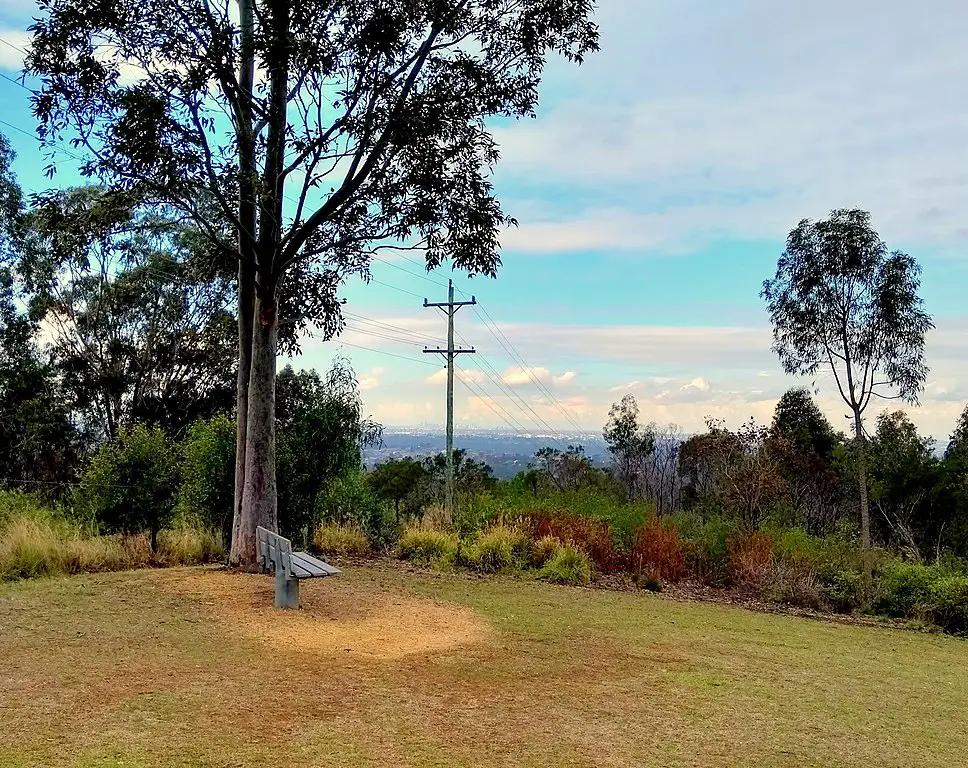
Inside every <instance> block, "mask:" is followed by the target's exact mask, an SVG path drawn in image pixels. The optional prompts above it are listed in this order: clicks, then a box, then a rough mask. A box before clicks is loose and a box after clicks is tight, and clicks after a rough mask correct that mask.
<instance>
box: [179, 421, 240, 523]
mask: <svg viewBox="0 0 968 768" xmlns="http://www.w3.org/2000/svg"><path fill="white" fill-rule="evenodd" d="M181 455H182V460H181V487H180V488H179V489H178V504H177V511H178V514H179V515H182V516H184V517H187V518H191V517H197V518H198V519H199V520H201V521H202V522H203V523H204V524H205V525H207V526H210V527H212V528H217V529H218V530H220V531H222V533H223V534H224V535H225V538H226V540H228V537H229V536H230V535H231V534H232V488H233V485H232V483H233V481H234V477H235V422H234V421H232V419H230V418H228V417H227V416H215V417H214V418H212V419H208V420H207V421H196V422H195V423H194V424H192V425H191V427H190V428H189V430H188V436H187V437H186V438H185V441H184V442H183V443H182V445H181Z"/></svg>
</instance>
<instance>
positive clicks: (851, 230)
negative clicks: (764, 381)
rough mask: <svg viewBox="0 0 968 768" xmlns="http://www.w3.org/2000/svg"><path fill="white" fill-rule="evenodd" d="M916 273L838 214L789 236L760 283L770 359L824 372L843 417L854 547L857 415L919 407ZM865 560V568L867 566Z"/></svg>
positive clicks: (863, 509) (865, 526)
mask: <svg viewBox="0 0 968 768" xmlns="http://www.w3.org/2000/svg"><path fill="white" fill-rule="evenodd" d="M920 275H921V268H920V267H919V266H918V263H917V262H916V261H915V260H914V259H913V258H912V257H911V256H908V255H907V254H906V253H902V252H900V251H893V252H889V251H888V249H887V246H886V245H885V244H884V241H882V240H881V238H880V236H879V235H878V234H877V232H875V231H874V229H873V228H872V227H871V221H870V214H869V213H867V212H866V211H860V210H848V209H839V210H834V211H832V212H831V214H830V216H829V218H827V219H824V220H821V221H810V220H808V219H804V220H803V221H801V222H800V223H799V225H797V227H796V229H794V230H793V231H792V232H790V235H789V237H788V238H787V243H786V250H785V251H784V252H783V255H782V256H780V259H779V261H778V262H777V267H776V276H775V277H774V278H773V279H772V280H767V281H766V282H764V283H763V292H762V296H763V298H764V299H765V300H766V305H767V310H768V311H769V314H770V320H771V321H772V323H773V350H774V351H775V352H776V354H777V355H778V356H779V358H780V363H781V364H782V365H783V369H784V370H785V371H786V372H787V373H791V374H795V375H813V374H815V373H817V372H818V371H820V370H821V369H826V370H829V371H830V372H831V374H832V376H833V379H834V381H835V383H836V385H837V391H838V392H839V393H840V396H841V397H842V398H843V400H844V402H845V403H846V404H847V406H848V408H850V415H851V422H852V427H853V431H854V438H855V445H856V450H857V483H858V492H859V497H860V525H861V540H862V542H863V545H864V547H865V548H869V547H870V545H871V533H870V509H869V502H868V488H867V456H866V453H867V451H866V436H865V433H864V412H865V410H866V409H867V407H868V406H869V405H870V403H871V400H872V398H875V397H877V398H881V399H899V400H902V401H905V402H909V403H914V404H916V403H917V402H918V396H919V394H920V392H921V390H922V389H923V387H924V381H925V378H926V377H927V374H928V369H927V366H926V365H925V361H924V337H925V334H926V333H927V332H928V331H929V330H930V329H931V328H933V327H934V325H933V323H932V321H931V317H930V315H928V314H927V313H926V312H925V311H924V309H923V301H922V299H921V297H920V296H919V295H918V290H919V288H920V287H921V279H920ZM869 562H870V561H869V558H868V567H869Z"/></svg>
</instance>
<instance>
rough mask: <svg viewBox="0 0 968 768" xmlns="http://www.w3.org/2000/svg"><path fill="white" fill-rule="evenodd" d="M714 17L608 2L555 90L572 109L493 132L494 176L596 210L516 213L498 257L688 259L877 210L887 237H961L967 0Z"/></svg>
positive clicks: (746, 2) (863, 0)
mask: <svg viewBox="0 0 968 768" xmlns="http://www.w3.org/2000/svg"><path fill="white" fill-rule="evenodd" d="M725 8H726V6H723V7H722V9H717V8H715V7H710V6H709V4H708V3H700V2H698V1H697V0H693V1H692V2H689V1H688V0H687V2H685V3H683V4H680V5H676V12H675V13H672V12H670V10H669V8H668V7H664V6H663V5H662V4H656V3H640V2H636V3H633V2H631V0H627V1H625V2H622V1H620V0H612V2H605V3H603V4H602V9H601V13H600V14H599V22H600V24H601V27H602V34H603V46H602V52H601V53H600V54H597V55H596V56H593V57H591V58H590V60H589V62H588V63H587V64H586V65H585V66H583V67H582V68H581V69H579V70H577V71H569V75H570V81H571V82H569V84H568V85H569V87H568V88H567V89H566V88H565V87H564V78H563V77H562V79H561V86H560V88H559V92H560V93H561V94H567V96H568V98H570V99H572V100H570V101H559V102H557V103H553V102H551V103H553V106H552V108H551V109H550V110H549V111H547V112H545V113H544V114H542V115H541V116H540V117H539V119H538V120H536V121H528V122H521V123H515V124H513V125H511V126H510V127H509V128H506V129H503V130H501V131H500V132H499V139H500V141H501V144H502V153H503V160H502V165H501V170H500V173H501V174H502V177H501V178H502V182H503V181H504V180H508V181H515V180H529V179H533V178H535V177H538V178H541V179H542V180H543V181H544V182H545V183H557V184H559V185H561V186H563V187H568V188H571V189H578V190H579V191H580V192H581V193H582V194H580V195H578V196H577V197H578V198H579V199H581V198H585V199H592V200H604V201H606V202H605V204H604V205H600V206H597V207H586V208H585V209H584V210H583V211H571V210H569V211H568V212H567V213H562V212H559V213H558V214H557V215H555V213H554V212H548V213H546V214H545V215H534V214H533V213H532V214H529V215H527V216H519V218H520V219H521V221H522V226H521V229H520V230H517V231H512V232H508V233H507V234H506V235H505V238H504V240H505V243H506V246H507V247H508V248H510V249H517V250H523V251H538V252H543V251H557V250H577V249H589V248H601V249H648V248H662V249H667V250H668V249H671V250H677V249H690V248H694V247H698V246H701V245H703V244H705V243H707V242H708V241H709V240H711V239H716V238H721V237H722V238H727V237H732V238H737V237H741V238H759V237H769V238H776V237H782V236H783V235H784V234H785V233H786V232H787V231H789V229H790V228H792V227H793V226H794V225H795V224H796V222H797V221H798V220H799V219H801V218H803V217H805V216H811V217H814V216H819V215H823V214H824V213H826V212H827V211H829V209H831V208H834V207H842V206H859V207H863V208H867V209H869V210H871V211H872V212H873V214H874V221H875V225H876V226H878V228H879V229H880V231H881V233H882V234H883V235H884V236H885V238H886V239H887V240H888V242H892V241H894V240H895V239H898V240H901V241H908V242H912V241H914V242H917V243H931V244H941V245H945V246H951V245H957V244H960V243H963V242H964V241H965V240H966V239H968V225H966V224H965V221H964V217H963V211H964V210H965V209H966V208H968V171H966V170H965V163H964V162H953V160H954V159H955V158H956V157H957V158H959V159H961V160H963V159H965V158H966V157H968V156H966V154H965V150H964V136H965V134H966V131H968V94H966V91H965V89H964V82H965V80H966V79H968V57H965V56H964V55H963V48H964V36H965V28H966V25H968V5H965V4H964V3H962V2H959V1H958V0H947V1H946V2H939V1H936V2H929V3H927V4H926V5H925V4H918V5H914V4H906V3H894V4H887V5H885V4H883V3H876V4H875V3H874V2H873V0H859V1H855V2H851V3H847V4H843V3H841V4H836V5H835V4H834V3H833V0H820V2H818V3H812V4H783V5H777V4H776V3H772V2H768V0H740V1H739V2H737V3H731V4H729V5H728V8H729V12H726V10H725ZM821 8H827V10H826V11H824V10H821ZM831 15H833V16H835V17H836V18H837V23H836V24H829V23H827V19H829V18H830V17H831ZM698 18H702V20H703V21H702V24H701V26H700V27H697V19H698ZM858 40H865V41H868V43H867V44H865V45H862V46H861V45H858V44H857V41H858ZM554 82H555V81H554V78H552V83H554ZM545 103H546V104H547V103H549V102H548V101H547V100H546V102H545ZM593 190H594V192H595V193H593ZM596 193H597V194H596ZM567 199H568V200H570V201H571V200H575V199H576V196H569V198H567Z"/></svg>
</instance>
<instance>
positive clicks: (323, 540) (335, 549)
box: [313, 523, 370, 557]
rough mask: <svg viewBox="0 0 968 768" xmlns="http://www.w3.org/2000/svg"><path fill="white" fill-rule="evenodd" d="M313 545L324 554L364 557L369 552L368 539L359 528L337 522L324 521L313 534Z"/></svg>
mask: <svg viewBox="0 0 968 768" xmlns="http://www.w3.org/2000/svg"><path fill="white" fill-rule="evenodd" d="M313 545H314V546H315V547H316V549H317V550H319V551H320V552H322V553H323V554H325V555H342V556H344V557H365V556H366V555H368V554H369V553H370V540H369V539H367V538H366V534H365V533H363V531H361V530H360V529H359V528H356V527H355V526H352V525H341V524H339V523H324V524H323V525H321V526H319V527H318V528H317V529H316V532H315V533H314V534H313Z"/></svg>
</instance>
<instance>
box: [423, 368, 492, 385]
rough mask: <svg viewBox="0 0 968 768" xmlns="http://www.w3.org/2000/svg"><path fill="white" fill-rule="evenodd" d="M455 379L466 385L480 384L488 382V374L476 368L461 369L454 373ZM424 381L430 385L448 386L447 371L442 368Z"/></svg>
mask: <svg viewBox="0 0 968 768" xmlns="http://www.w3.org/2000/svg"><path fill="white" fill-rule="evenodd" d="M454 379H455V380H456V381H462V382H464V383H467V382H470V383H471V384H479V383H481V382H483V381H487V374H485V373H484V372H483V371H479V370H477V369H475V368H459V369H457V370H456V371H454ZM424 381H426V382H427V383H428V384H446V383H447V369H446V368H441V369H440V370H439V371H436V372H434V373H432V374H431V375H430V376H427V377H426V378H425V379H424Z"/></svg>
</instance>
